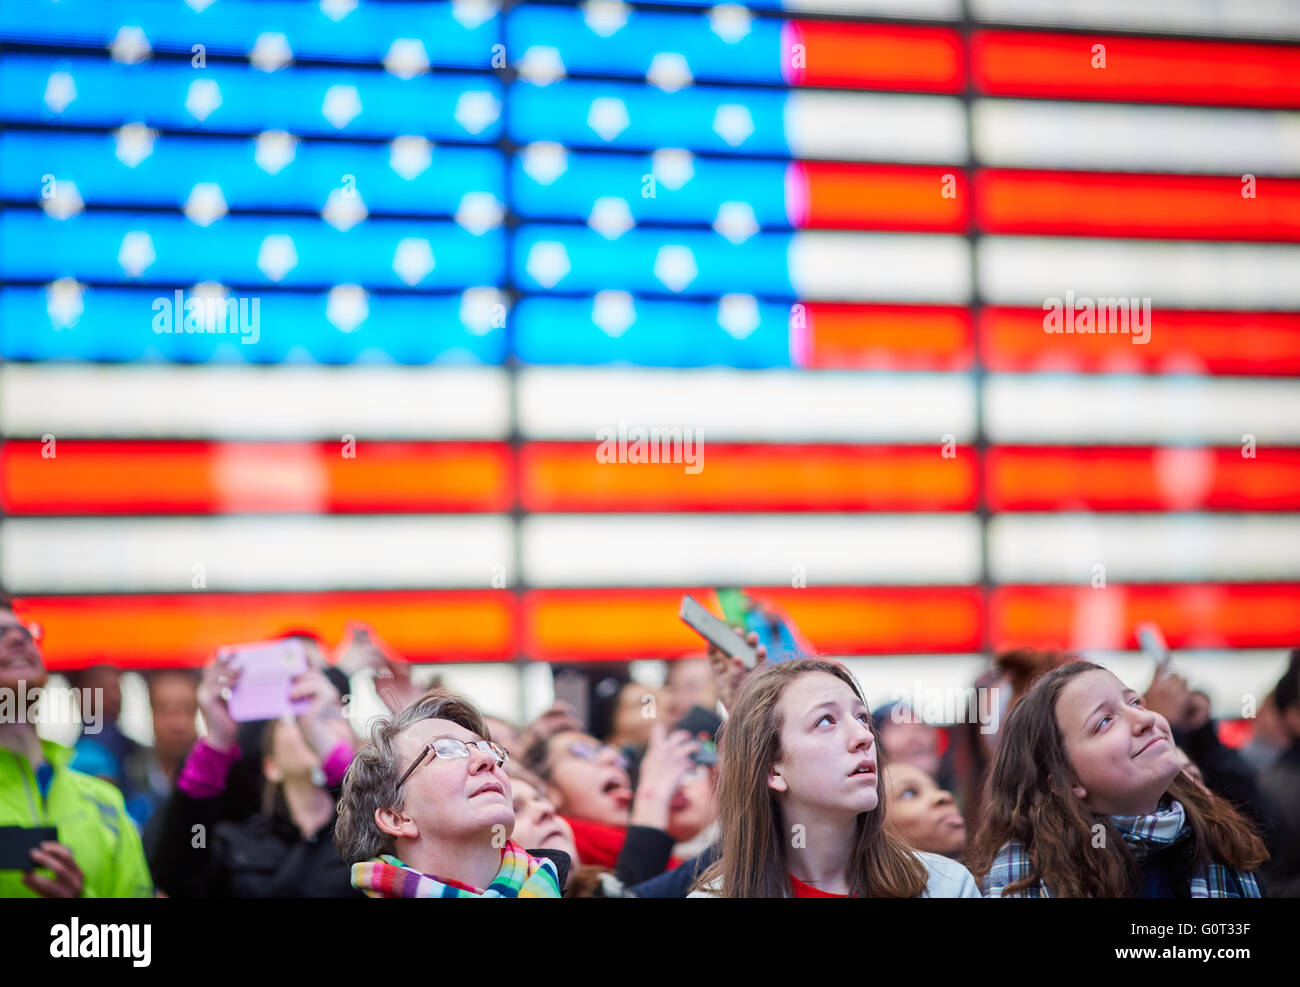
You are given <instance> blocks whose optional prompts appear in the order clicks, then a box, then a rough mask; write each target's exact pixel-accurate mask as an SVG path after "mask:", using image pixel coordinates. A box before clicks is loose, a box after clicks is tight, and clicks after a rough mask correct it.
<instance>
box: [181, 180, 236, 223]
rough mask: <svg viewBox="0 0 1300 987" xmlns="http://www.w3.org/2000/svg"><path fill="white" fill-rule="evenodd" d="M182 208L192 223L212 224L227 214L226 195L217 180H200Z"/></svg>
mask: <svg viewBox="0 0 1300 987" xmlns="http://www.w3.org/2000/svg"><path fill="white" fill-rule="evenodd" d="M182 208H183V211H184V213H185V215H186V216H187V217H188V218H189V220H190V222H191V223H195V224H197V225H198V226H211V225H212V224H213V223H215V222H216V221H217V220H219V219H220V218H221V217H222V216H224V215H225V214H226V208H227V207H226V197H225V195H224V194H222V191H221V186H220V185H218V184H217V183H216V182H199V183H198V184H197V185H195V186H194V188H192V189H190V195H189V198H188V199H186V200H185V205H184V206H183V207H182Z"/></svg>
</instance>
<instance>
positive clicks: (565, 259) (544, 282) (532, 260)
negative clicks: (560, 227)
mask: <svg viewBox="0 0 1300 987" xmlns="http://www.w3.org/2000/svg"><path fill="white" fill-rule="evenodd" d="M524 270H526V271H527V272H528V276H529V277H530V278H532V279H533V280H534V281H536V282H537V283H538V284H540V285H541V286H542V287H543V288H554V287H555V286H556V285H557V284H559V283H560V282H561V281H563V280H564V278H565V277H566V276H567V275H568V273H569V271H570V270H572V268H571V267H570V265H569V252H568V251H567V250H565V249H564V244H562V243H558V242H556V241H555V240H538V241H537V242H536V243H534V244H533V246H532V249H531V250H529V251H528V260H527V261H526V262H525V263H524Z"/></svg>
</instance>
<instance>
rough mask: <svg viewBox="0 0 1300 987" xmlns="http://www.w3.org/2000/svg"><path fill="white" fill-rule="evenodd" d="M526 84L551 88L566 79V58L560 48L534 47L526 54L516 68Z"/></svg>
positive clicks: (548, 46)
mask: <svg viewBox="0 0 1300 987" xmlns="http://www.w3.org/2000/svg"><path fill="white" fill-rule="evenodd" d="M516 68H518V70H519V75H520V76H521V77H522V78H523V79H524V81H525V82H531V83H532V84H533V85H535V86H549V85H550V84H551V83H552V82H559V81H560V80H561V79H563V78H564V75H565V68H564V58H563V57H561V55H560V50H559V49H558V48H553V47H551V46H550V45H532V46H531V47H530V48H529V49H528V50H527V51H525V52H524V57H523V58H521V59H519V64H518V65H517V66H516Z"/></svg>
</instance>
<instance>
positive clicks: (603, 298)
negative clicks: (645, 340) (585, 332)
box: [591, 291, 636, 339]
mask: <svg viewBox="0 0 1300 987" xmlns="http://www.w3.org/2000/svg"><path fill="white" fill-rule="evenodd" d="M591 321H592V322H594V323H595V324H596V325H597V326H598V327H599V328H600V330H601V331H602V332H604V333H605V335H607V336H609V337H611V338H612V339H617V338H618V337H619V336H621V335H623V333H625V332H627V330H628V328H629V327H630V326H631V325H632V323H633V322H635V321H636V303H635V302H634V301H633V300H632V296H631V295H630V294H629V293H628V292H626V291H598V292H596V297H595V298H593V299H592V300H591Z"/></svg>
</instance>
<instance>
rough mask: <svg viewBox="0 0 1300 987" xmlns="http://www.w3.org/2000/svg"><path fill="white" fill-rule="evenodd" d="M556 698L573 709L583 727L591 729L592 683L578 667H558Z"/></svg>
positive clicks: (556, 673)
mask: <svg viewBox="0 0 1300 987" xmlns="http://www.w3.org/2000/svg"><path fill="white" fill-rule="evenodd" d="M555 698H556V700H557V701H558V702H562V703H567V704H568V705H569V706H570V707H571V708H572V709H573V712H574V715H575V716H576V717H577V718H578V722H579V723H581V724H582V729H584V730H590V729H591V684H590V683H589V682H588V681H587V676H585V675H584V674H582V672H580V671H578V670H577V669H576V668H560V669H557V670H556V671H555Z"/></svg>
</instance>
